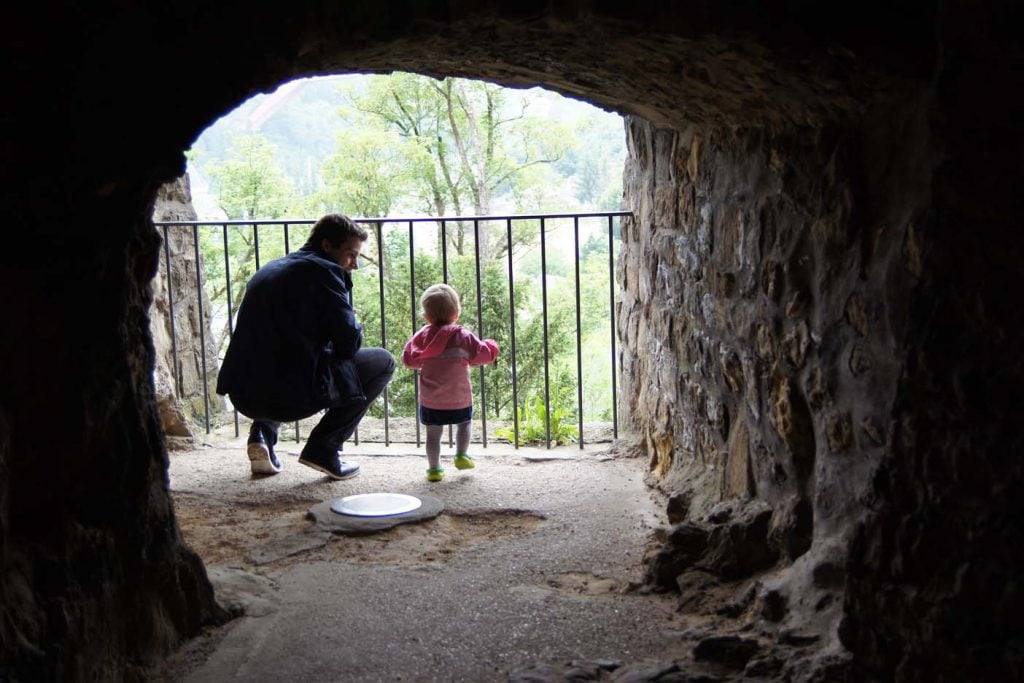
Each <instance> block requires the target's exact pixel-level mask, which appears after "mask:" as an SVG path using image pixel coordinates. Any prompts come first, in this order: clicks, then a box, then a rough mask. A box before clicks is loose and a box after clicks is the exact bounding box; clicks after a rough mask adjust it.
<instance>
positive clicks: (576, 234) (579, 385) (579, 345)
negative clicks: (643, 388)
mask: <svg viewBox="0 0 1024 683" xmlns="http://www.w3.org/2000/svg"><path fill="white" fill-rule="evenodd" d="M572 231H573V247H574V254H575V256H576V258H575V259H574V263H575V264H576V410H578V411H579V433H580V438H579V444H580V450H583V340H582V333H581V330H582V324H581V315H580V217H579V216H573V219H572Z"/></svg>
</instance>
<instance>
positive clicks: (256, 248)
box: [252, 223, 260, 272]
mask: <svg viewBox="0 0 1024 683" xmlns="http://www.w3.org/2000/svg"><path fill="white" fill-rule="evenodd" d="M252 247H253V255H254V256H255V257H256V270H259V269H260V231H259V225H258V224H257V223H253V224H252ZM254 272H255V271H254Z"/></svg>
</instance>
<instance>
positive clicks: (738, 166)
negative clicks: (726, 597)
mask: <svg viewBox="0 0 1024 683" xmlns="http://www.w3.org/2000/svg"><path fill="white" fill-rule="evenodd" d="M1007 20H1008V15H1007V14H1006V10H996V11H994V12H992V13H991V14H985V13H976V12H974V11H972V10H968V9H966V8H963V7H953V6H949V7H947V8H945V11H944V12H943V13H942V14H941V17H940V21H939V22H938V26H939V34H940V40H941V43H942V46H943V49H942V50H941V58H940V59H939V60H938V61H937V62H936V72H937V75H936V77H935V78H934V80H931V81H921V82H918V83H916V84H908V85H907V87H905V88H903V89H902V91H901V92H900V93H898V94H895V93H894V94H893V95H892V96H889V97H885V98H880V99H878V100H876V101H874V102H873V103H872V104H870V105H869V106H868V107H866V108H865V111H864V114H863V117H862V118H861V119H860V120H858V121H857V122H856V123H855V124H854V125H843V124H840V123H838V122H837V124H836V125H833V126H822V127H818V126H815V127H810V128H800V127H795V128H789V129H787V130H784V131H783V132H776V133H772V132H769V131H768V130H767V129H765V128H757V129H744V128H734V127H733V128H721V127H715V126H706V125H703V126H702V125H690V126H683V127H678V128H676V129H675V130H668V129H660V128H656V127H654V126H652V125H650V124H648V123H645V122H643V121H638V120H632V121H630V124H629V136H628V137H629V142H630V160H629V162H628V168H627V176H626V177H627V185H626V194H627V204H628V205H630V206H631V207H633V208H634V211H635V220H634V221H628V222H627V224H626V227H625V228H624V231H623V237H624V246H623V251H622V257H621V261H620V264H619V274H618V277H619V280H620V283H621V284H622V288H623V291H622V294H621V299H620V302H619V306H618V319H617V322H618V328H619V333H620V336H621V338H622V341H623V343H622V363H621V365H622V370H623V378H622V387H623V391H622V394H621V400H622V405H621V410H620V414H622V415H624V416H627V417H628V419H629V420H630V421H631V423H632V425H633V427H634V428H635V429H636V430H637V431H638V432H639V434H640V437H641V442H642V444H643V447H644V449H645V451H646V453H647V454H648V455H649V457H650V461H649V467H650V471H651V474H652V481H655V482H657V485H659V486H661V487H663V488H664V489H665V490H666V491H668V492H669V493H670V494H671V495H672V496H673V498H672V503H671V505H670V515H671V516H672V518H673V519H674V520H675V521H676V522H677V523H678V524H677V526H676V527H674V529H673V530H672V533H671V534H670V535H669V537H668V540H667V542H666V545H665V547H663V548H662V549H661V550H660V551H659V552H658V553H657V554H656V555H654V556H653V557H652V558H651V560H652V561H651V564H650V567H649V579H650V580H651V581H652V582H654V583H655V584H660V585H661V586H662V587H665V588H670V589H675V590H679V591H680V592H681V593H682V598H681V605H683V606H685V605H687V604H688V602H687V600H688V598H689V599H690V600H692V596H688V595H687V592H688V591H691V592H692V591H694V590H701V589H702V588H704V587H706V585H707V584H706V583H700V581H697V580H695V578H694V576H695V575H696V574H700V573H704V574H710V575H713V576H714V577H716V578H717V579H720V580H726V581H738V580H739V579H743V578H747V577H751V576H757V575H758V574H759V573H762V572H766V571H768V570H774V571H772V573H771V574H770V575H769V574H764V575H763V576H764V577H765V578H764V579H763V580H762V581H761V582H760V583H759V584H757V585H758V586H759V590H760V593H759V596H758V599H759V601H760V604H759V605H758V607H757V609H758V610H759V612H760V613H761V614H762V616H763V617H764V618H765V620H766V621H768V622H781V623H782V626H783V627H788V628H789V629H798V630H801V631H802V632H803V633H814V634H815V637H817V638H821V639H822V640H823V642H826V643H828V642H829V641H831V647H832V648H833V651H836V652H845V653H846V655H845V657H846V658H847V663H848V665H849V668H847V669H844V671H845V673H844V674H843V675H844V676H849V677H851V679H852V680H874V679H877V680H949V681H959V680H1011V679H1014V680H1015V679H1019V678H1020V677H1021V676H1022V675H1024V673H1022V672H1024V657H1022V656H1021V654H1020V653H1021V652H1024V649H1022V646H1024V637H1022V632H1024V630H1022V629H1021V627H1020V626H1019V625H1017V624H1015V618H1014V617H1013V616H1012V615H1014V614H1018V613H1019V610H1020V609H1021V608H1022V606H1024V593H1022V590H1021V589H1022V587H1021V581H1020V578H1019V568H1020V567H1021V566H1022V563H1024V550H1022V549H1024V542H1022V541H1024V536H1022V528H1021V523H1020V521H1019V520H1021V519H1024V507H1022V503H1021V497H1020V495H1019V490H1020V486H1021V484H1022V482H1024V471H1022V465H1021V463H1020V461H1019V454H1020V453H1021V452H1024V451H1022V448H1021V446H1022V436H1021V433H1020V429H1019V427H1014V426H1012V423H1013V419H1014V418H1013V417H1012V416H1013V414H1014V411H1015V410H1019V406H1020V392H1019V387H1020V386H1021V377H1020V375H1021V365H1020V363H1019V360H1018V359H1017V358H1016V357H1015V355H1016V354H1015V352H1014V351H1013V349H1019V348H1020V347H1021V330H1022V328H1024V324H1022V320H1021V310H1022V307H1021V306H1020V304H1019V302H1017V300H1016V297H1014V296H1013V295H1012V294H1010V292H1011V291H1013V290H1014V285H1013V284H1012V281H1013V278H1014V275H1013V273H1014V272H1015V270H1016V272H1019V259H1020V256H1021V253H1022V252H1021V244H1022V238H1021V234H1020V232H1021V223H1020V220H1021V217H1022V216H1024V211H1022V206H1021V199H1020V193H1019V191H1015V190H1014V189H1012V188H1011V186H1010V185H1011V183H1013V182H1015V181H1013V180H1010V177H1013V178H1016V177H1017V176H1018V175H1019V173H1016V172H1014V173H1010V174H1009V175H1003V174H997V175H999V176H1000V177H998V178H995V177H992V175H991V174H989V173H988V172H987V171H984V170H983V169H986V168H988V169H989V170H992V169H995V168H1001V169H1007V168H1011V167H1012V166H1013V165H1014V162H1013V161H1012V159H1018V158H1019V155H1020V153H1021V143H1020V141H1019V137H1020V136H1019V135H1017V134H1011V133H1010V132H1009V131H1010V130H1011V129H1012V128H1013V126H1014V125H1015V124H1013V123H1012V121H1013V120H1014V116H1018V117H1019V116H1020V111H1019V109H1018V110H1016V111H1015V110H1014V109H1013V108H1012V107H1011V108H1007V107H1006V106H1005V102H1006V99H1005V98H1006V97H1007V96H1008V95H1007V93H998V91H997V90H995V89H993V88H992V87H991V85H992V83H993V82H998V83H1006V84H1007V87H1008V89H1009V90H1010V91H1014V92H1016V91H1018V90H1019V89H1020V87H1021V84H1020V80H1019V78H1015V77H1013V76H1011V72H1013V70H1014V69H1019V68H1020V63H1021V54H1022V53H1021V48H1020V45H1019V44H1018V43H1015V42H1013V41H1012V40H1011V39H1010V37H1009V36H1008V35H1007V34H1004V33H1003V32H1002V30H1001V29H1000V28H999V26H1000V25H1001V24H1002V23H1003V22H1005V21H1007ZM967 25H972V26H975V27H977V28H976V29H974V30H970V31H968V30H964V27H965V26H967ZM1011 42H1013V44H1010V43H1011ZM983 43H984V44H983ZM968 53H969V54H970V57H967V54H968ZM965 63H969V64H971V66H970V67H965V66H964V65H965ZM1018 73H1019V72H1018ZM1010 83H1013V85H1012V86H1011V85H1009V84H1010ZM1011 99H1012V101H1014V102H1016V101H1018V98H1017V97H1016V96H1013V97H1012V98H1011ZM1018 121H1019V119H1018ZM982 178H984V180H982ZM1015 264H1016V265H1015ZM766 519H767V520H768V521H767V523H764V522H765V520H766ZM737 539H739V540H737ZM730 556H731V557H732V558H733V560H732V561H731V562H730V561H724V559H726V560H727V558H728V557H730ZM738 557H742V558H745V562H743V563H741V564H739V565H738V563H737V561H736V558H738ZM780 568H781V570H780ZM1014 568H1017V569H1016V570H1015V569H1014ZM737 585H738V586H739V584H737ZM740 588H745V586H740V587H739V588H738V589H737V590H739V589H740Z"/></svg>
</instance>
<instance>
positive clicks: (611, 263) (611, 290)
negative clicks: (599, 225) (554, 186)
mask: <svg viewBox="0 0 1024 683" xmlns="http://www.w3.org/2000/svg"><path fill="white" fill-rule="evenodd" d="M612 221H613V219H612V217H611V216H608V309H609V317H610V319H611V322H612V334H611V337H612V436H613V437H614V438H616V439H617V438H619V413H618V410H619V399H618V393H617V388H618V387H617V382H616V371H615V231H614V227H613V222H612Z"/></svg>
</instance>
